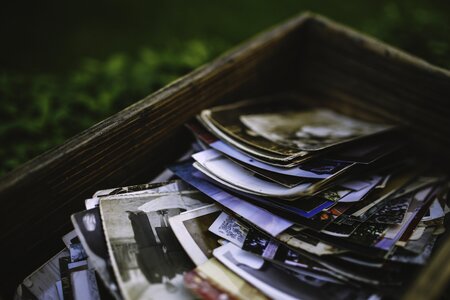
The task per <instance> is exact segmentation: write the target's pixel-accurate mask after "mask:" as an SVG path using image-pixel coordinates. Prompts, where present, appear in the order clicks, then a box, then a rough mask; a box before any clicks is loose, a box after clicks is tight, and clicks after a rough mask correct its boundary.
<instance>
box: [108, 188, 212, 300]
mask: <svg viewBox="0 0 450 300" xmlns="http://www.w3.org/2000/svg"><path fill="white" fill-rule="evenodd" d="M206 204H209V199H208V198H207V197H206V196H205V195H204V194H202V193H200V192H197V191H190V192H189V191H187V192H183V193H180V192H174V193H164V194H149V195H141V196H139V197H138V196H136V197H133V198H120V197H119V198H116V199H113V198H109V197H108V199H101V200H100V212H101V217H102V220H103V228H104V231H105V236H106V241H107V245H108V250H109V253H110V256H111V260H112V263H113V268H114V272H115V274H116V278H117V280H118V283H119V286H120V288H121V291H122V294H123V297H124V298H125V299H129V300H132V299H133V300H134V299H149V298H150V299H162V298H163V299H190V298H192V296H191V295H190V294H189V292H188V291H187V290H186V289H185V287H184V285H183V272H185V271H188V270H191V269H193V268H194V267H195V265H194V264H193V262H192V261H191V259H190V258H189V256H188V255H187V254H186V252H185V251H184V249H183V247H182V246H181V245H180V243H179V242H178V240H177V238H176V236H175V234H174V233H173V231H172V229H171V228H170V223H169V218H170V217H172V216H176V215H179V214H180V213H181V212H184V211H188V210H191V209H195V208H198V207H202V206H205V205H206Z"/></svg>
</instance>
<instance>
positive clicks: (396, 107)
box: [298, 17, 450, 149]
mask: <svg viewBox="0 0 450 300" xmlns="http://www.w3.org/2000/svg"><path fill="white" fill-rule="evenodd" d="M307 27H308V29H307V31H308V34H307V36H308V38H307V41H306V51H307V54H306V56H307V61H308V64H306V65H301V66H299V69H301V70H302V76H300V77H299V78H301V81H300V82H299V84H298V86H299V87H301V89H302V90H304V89H308V90H309V91H310V92H312V93H314V94H318V95H320V96H321V98H322V99H325V100H326V99H328V100H329V101H330V102H334V103H335V106H337V107H341V108H342V109H345V107H348V108H350V110H351V111H354V112H357V111H358V110H359V111H365V112H366V113H369V112H370V113H373V114H375V115H380V116H382V117H383V118H385V119H386V118H387V119H390V120H392V121H395V122H400V123H402V124H405V125H408V126H410V127H411V129H412V130H411V134H413V135H415V136H416V138H417V139H418V140H419V141H422V143H423V144H425V141H426V142H427V143H432V144H433V145H438V146H440V147H443V148H442V149H448V147H449V146H450V118H449V117H448V116H449V114H450V72H449V71H448V70H443V69H440V68H437V67H434V66H432V65H430V64H428V63H426V62H425V61H423V60H420V59H418V58H415V57H413V56H410V55H408V54H406V53H404V52H401V51H399V50H397V49H394V48H392V47H389V46H387V45H385V44H382V43H381V42H378V41H376V40H374V39H371V38H368V37H366V36H363V35H361V34H358V33H356V32H354V31H353V30H351V29H348V28H346V27H344V26H341V25H338V24H335V23H334V22H331V21H329V20H326V19H323V18H320V17H318V18H314V19H310V20H309V21H308V24H307Z"/></svg>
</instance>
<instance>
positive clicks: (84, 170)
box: [0, 17, 306, 297]
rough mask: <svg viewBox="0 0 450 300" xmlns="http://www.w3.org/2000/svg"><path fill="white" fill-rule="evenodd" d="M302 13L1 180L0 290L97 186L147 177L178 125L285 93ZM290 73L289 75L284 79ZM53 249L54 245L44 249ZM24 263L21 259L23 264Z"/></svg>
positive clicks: (171, 153) (38, 257) (170, 152)
mask: <svg viewBox="0 0 450 300" xmlns="http://www.w3.org/2000/svg"><path fill="white" fill-rule="evenodd" d="M305 18H306V17H300V18H296V19H294V20H291V21H289V22H287V23H285V24H283V25H281V26H279V27H277V28H274V29H273V30H271V31H269V32H267V33H264V34H262V35H259V36H257V37H256V38H254V39H252V40H251V41H249V42H247V43H246V44H244V45H242V46H240V47H238V48H236V49H235V50H233V51H231V52H230V53H229V54H227V55H224V56H222V57H220V58H218V59H217V60H215V61H213V62H212V63H210V64H207V65H205V66H203V67H202V68H200V69H198V70H196V71H194V72H192V73H191V74H189V75H187V76H185V77H183V78H181V79H179V80H178V81H176V82H174V83H172V84H171V85H169V86H168V87H166V88H163V89H162V90H160V91H158V92H156V93H154V94H152V95H150V96H149V97H147V98H145V99H143V100H141V101H139V102H138V103H136V104H134V105H132V106H130V107H128V108H126V109H125V110H123V111H121V112H119V113H118V114H116V115H114V116H112V117H110V118H108V119H106V120H105V121H103V122H101V123H99V124H97V125H95V126H93V127H92V128H90V129H88V130H86V131H85V132H83V133H81V134H79V135H78V136H76V137H74V138H72V139H70V140H69V141H67V142H66V143H65V144H63V145H61V146H60V147H58V148H56V149H53V150H51V151H49V152H47V153H45V154H43V155H41V156H39V157H37V158H36V159H34V160H32V161H30V162H28V163H26V164H25V165H23V166H22V167H20V168H18V169H17V170H15V171H13V172H12V173H10V174H8V175H6V176H5V177H3V178H2V179H1V180H0V199H1V200H0V203H1V205H2V210H3V211H6V212H11V213H9V214H5V215H4V216H3V217H2V218H1V219H0V229H1V230H0V239H1V241H2V245H3V247H1V250H0V254H1V256H2V257H4V258H8V259H7V260H5V261H4V264H3V268H4V270H6V271H7V272H8V273H9V274H11V275H10V276H9V277H8V278H5V279H4V280H2V283H1V287H2V293H3V294H4V295H5V296H7V297H10V296H11V293H12V289H13V288H14V287H15V286H16V285H17V284H18V283H19V281H20V280H21V279H23V278H24V277H25V276H26V275H28V273H29V272H31V271H32V270H33V269H35V268H36V267H37V266H39V265H40V264H41V263H43V262H44V261H45V260H46V259H47V258H48V257H49V256H50V254H52V252H49V251H56V250H57V249H58V245H60V247H61V246H62V244H61V243H60V242H59V241H60V237H61V236H62V234H64V233H65V231H68V230H69V220H70V218H69V217H70V214H71V213H73V212H75V211H77V210H80V209H82V207H83V200H84V199H85V198H87V197H88V196H89V195H91V194H92V193H93V192H94V191H96V190H98V189H100V188H106V187H113V186H118V185H122V184H131V183H138V182H142V181H143V180H148V179H149V178H150V176H152V175H155V174H156V172H157V171H159V170H160V169H161V168H162V167H163V166H164V165H165V164H167V163H169V162H170V161H172V160H173V159H174V158H175V157H176V156H177V155H178V154H180V152H181V150H183V149H184V148H185V147H186V146H187V144H188V143H187V138H186V137H187V136H188V135H186V134H180V127H181V126H182V125H183V123H184V122H185V121H187V120H188V119H189V118H191V117H193V116H194V115H195V114H196V113H197V112H199V111H200V110H201V109H202V108H205V107H207V106H210V105H212V104H213V103H214V102H216V101H219V100H221V99H223V98H225V97H244V96H249V95H263V94H266V93H270V92H274V91H277V90H284V89H285V88H284V87H283V88H282V86H284V84H285V80H284V78H283V77H273V74H280V73H282V74H286V75H288V72H286V67H287V63H283V62H287V61H288V59H289V58H293V53H294V51H293V48H292V46H293V45H295V41H294V42H292V41H291V39H292V38H293V36H294V33H295V32H296V31H297V30H298V29H299V28H300V24H301V23H303V22H304V20H305ZM289 77H291V76H289ZM50 249H52V250H50ZM24 262H26V263H24Z"/></svg>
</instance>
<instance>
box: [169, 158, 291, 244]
mask: <svg viewBox="0 0 450 300" xmlns="http://www.w3.org/2000/svg"><path fill="white" fill-rule="evenodd" d="M170 169H171V170H172V171H173V172H174V173H175V174H176V175H177V176H178V177H180V178H181V179H183V180H184V181H186V182H187V183H189V184H191V185H192V186H194V187H195V188H197V189H198V190H199V191H201V192H202V193H204V194H205V195H207V196H209V197H211V198H212V199H214V200H215V201H217V202H218V203H219V204H220V205H222V206H224V207H226V208H227V209H229V210H231V211H233V212H234V213H236V214H237V215H240V216H242V217H243V218H245V219H247V220H248V221H249V222H251V223H253V224H254V225H255V226H257V227H258V228H261V229H262V230H264V231H265V232H267V233H268V234H270V235H272V236H276V235H278V234H279V233H280V232H283V231H284V230H286V229H287V228H289V227H291V226H292V225H294V223H293V222H291V221H289V220H287V219H285V218H282V217H280V216H278V215H276V214H274V213H272V212H269V211H267V210H266V209H263V208H261V207H259V206H257V205H254V204H252V203H250V202H248V201H245V200H242V199H240V198H238V197H236V196H234V195H232V194H230V193H228V192H226V191H225V190H223V189H221V188H219V187H218V186H216V185H214V184H212V183H210V182H208V181H207V180H206V179H205V176H204V175H203V174H202V173H201V172H199V171H197V170H196V169H195V168H194V167H193V166H192V161H186V162H183V163H178V164H175V165H171V166H170Z"/></svg>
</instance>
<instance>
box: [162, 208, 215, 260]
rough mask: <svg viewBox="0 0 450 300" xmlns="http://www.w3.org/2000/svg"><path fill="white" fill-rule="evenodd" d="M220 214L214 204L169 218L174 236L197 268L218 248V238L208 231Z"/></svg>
mask: <svg viewBox="0 0 450 300" xmlns="http://www.w3.org/2000/svg"><path fill="white" fill-rule="evenodd" d="M220 213H221V209H220V208H219V207H218V206H217V205H216V204H210V205H207V206H203V207H200V208H196V209H193V210H189V211H186V212H183V213H181V214H179V215H177V216H173V217H171V218H169V223H170V226H171V228H172V230H173V232H174V233H175V236H176V237H177V238H178V241H179V242H180V244H181V245H182V246H183V248H184V250H185V251H186V253H187V254H188V255H189V257H190V258H191V259H192V261H193V262H194V264H195V265H197V266H199V265H201V264H203V263H205V262H206V261H207V260H208V259H209V258H211V257H212V252H213V250H214V249H215V248H217V247H219V246H220V244H219V243H218V242H217V240H218V237H217V236H216V235H214V234H213V233H211V231H209V230H208V228H209V227H210V226H211V224H213V222H214V221H215V220H216V219H217V217H218V216H219V215H220Z"/></svg>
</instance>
